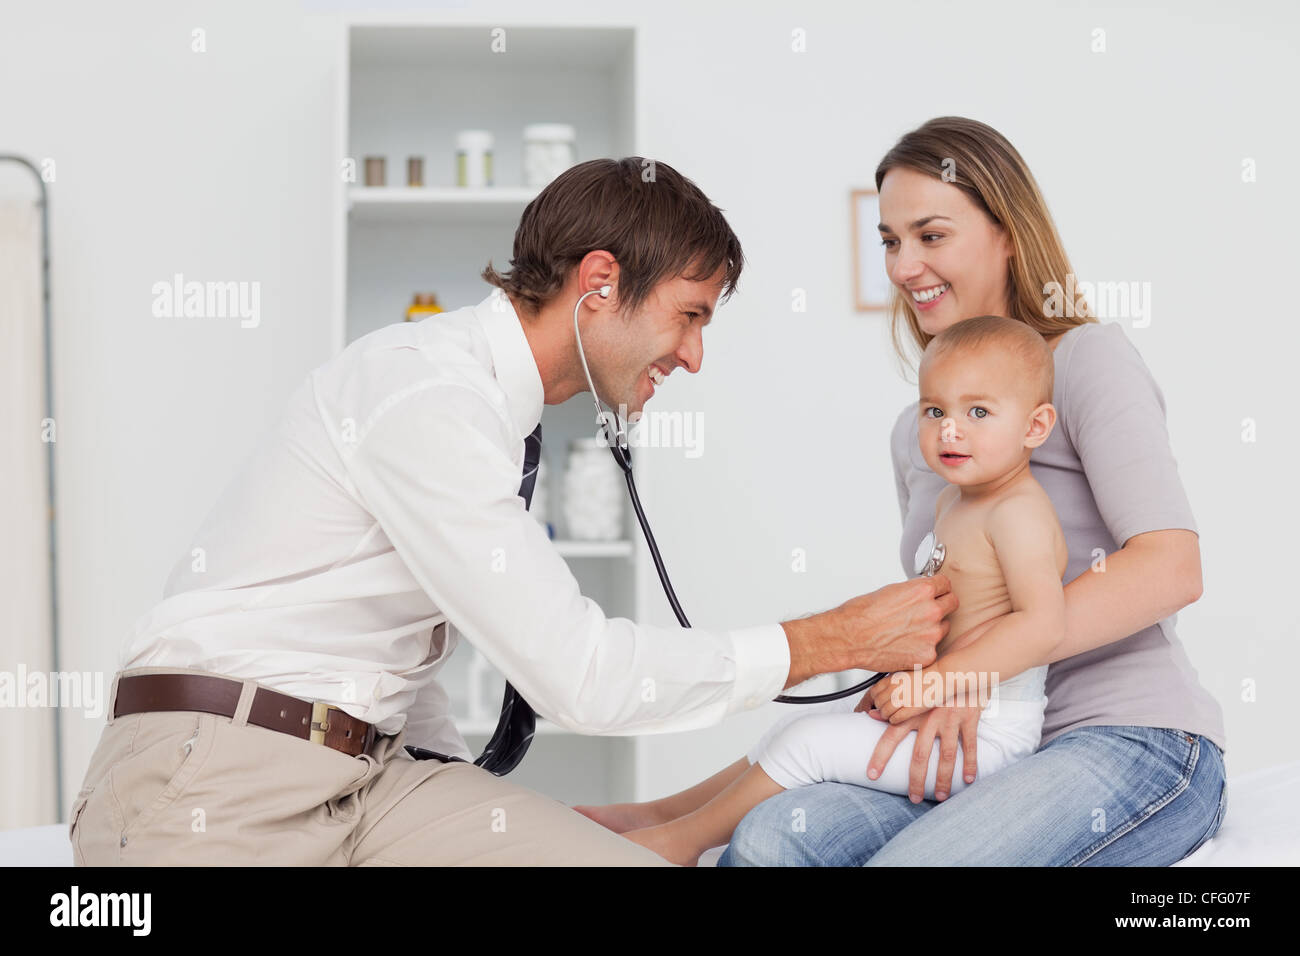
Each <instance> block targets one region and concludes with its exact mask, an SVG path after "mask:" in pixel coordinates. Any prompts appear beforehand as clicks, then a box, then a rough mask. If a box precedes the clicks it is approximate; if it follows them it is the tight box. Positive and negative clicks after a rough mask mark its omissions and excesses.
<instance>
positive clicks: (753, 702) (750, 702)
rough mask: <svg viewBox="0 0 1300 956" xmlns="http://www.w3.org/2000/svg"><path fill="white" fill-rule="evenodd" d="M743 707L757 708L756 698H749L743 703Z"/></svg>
mask: <svg viewBox="0 0 1300 956" xmlns="http://www.w3.org/2000/svg"><path fill="white" fill-rule="evenodd" d="M745 706H746V707H749V708H754V707H757V706H758V698H757V697H750V698H748V699H747V700H746V701H745Z"/></svg>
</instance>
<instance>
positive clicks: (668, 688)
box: [119, 292, 790, 759]
mask: <svg viewBox="0 0 1300 956" xmlns="http://www.w3.org/2000/svg"><path fill="white" fill-rule="evenodd" d="M542 408H543V387H542V380H541V376H540V374H539V372H538V369H537V365H536V362H535V361H534V359H533V355H532V351H531V349H530V348H529V346H528V341H527V339H526V338H525V336H524V333H523V329H522V328H521V326H520V324H519V319H518V317H517V316H516V314H515V312H514V310H513V308H512V306H511V304H510V300H509V299H508V298H506V297H505V296H504V295H501V294H499V293H496V292H494V293H493V294H492V295H490V296H488V297H487V298H486V299H484V300H483V301H482V302H480V303H479V304H478V305H476V306H472V307H467V308H463V309H458V310H456V311H454V312H447V313H442V314H440V315H435V316H431V317H429V318H427V319H425V320H423V321H421V322H415V323H397V324H394V325H390V326H387V327H385V328H382V329H379V330H377V331H375V332H372V333H370V334H369V335H366V336H364V337H362V338H360V339H357V340H356V341H355V342H353V343H352V344H351V345H349V346H348V347H347V348H346V349H345V350H344V351H343V352H341V353H340V354H339V355H338V356H336V357H335V358H334V359H332V360H331V361H329V362H327V363H326V364H324V365H322V366H321V367H319V368H317V369H316V370H315V371H313V372H312V373H311V374H310V375H309V376H308V377H307V379H306V380H305V381H304V382H303V383H302V385H301V386H299V388H298V389H297V390H296V391H295V392H294V393H293V395H292V396H291V398H290V399H289V403H288V407H287V408H286V410H285V413H284V415H283V417H282V419H281V420H280V422H279V424H278V425H277V427H275V428H274V429H273V430H272V431H271V432H270V433H269V434H268V435H267V436H266V437H265V438H264V439H263V440H262V442H261V444H260V446H259V447H258V448H257V449H256V451H255V452H254V453H253V454H252V455H251V456H250V458H249V459H248V461H247V462H246V463H245V464H244V466H243V467H242V469H241V470H240V471H239V472H238V474H237V475H236V476H235V478H234V479H233V481H232V482H231V484H230V485H229V486H228V487H227V489H226V490H225V492H224V493H223V494H222V496H221V498H220V499H219V500H218V502H217V504H216V505H215V506H214V507H213V509H212V511H211V512H210V513H209V514H208V516H207V518H206V519H205V521H204V522H203V525H202V527H201V528H200V529H199V530H198V532H197V533H196V534H195V536H194V538H193V540H192V542H191V545H190V547H189V548H187V549H186V552H185V554H184V555H183V556H182V557H181V559H180V560H179V561H178V562H177V564H176V566H175V568H174V569H173V571H172V573H171V575H170V577H169V578H168V581H167V584H166V587H165V588H164V592H163V600H162V602H161V603H159V604H158V605H157V606H156V607H155V608H154V609H153V610H152V611H150V612H149V613H148V614H146V615H144V616H143V617H142V618H141V619H140V620H139V621H138V622H137V624H136V626H135V630H134V633H133V634H132V636H131V637H130V638H129V640H128V641H127V642H126V644H125V645H124V647H123V648H122V652H121V656H120V661H119V663H120V666H121V667H122V668H123V669H127V668H135V667H189V668H197V669H199V670H203V671H209V672H212V673H216V674H222V675H226V676H229V677H236V678H243V679H253V680H256V681H259V682H261V683H263V684H266V685H268V686H270V687H273V688H275V689H276V690H279V691H281V692H283V693H286V694H291V695H293V696H295V697H300V698H303V699H307V700H319V701H324V702H326V703H329V704H333V705H335V706H337V707H339V708H340V709H341V710H344V711H346V712H347V713H349V714H351V715H353V716H354V717H358V718H360V719H362V720H366V721H369V722H371V723H373V724H375V725H376V727H377V729H378V730H379V732H380V733H384V734H395V733H397V732H398V731H399V730H401V729H402V728H403V727H404V726H405V728H406V731H407V733H406V738H405V742H406V743H409V744H414V745H417V746H422V747H428V748H430V749H433V750H436V751H439V752H442V753H447V754H452V755H456V756H461V757H465V758H467V759H468V758H472V754H471V753H470V752H469V750H468V748H467V747H466V745H465V741H464V739H463V738H462V736H461V734H460V732H459V731H458V730H457V729H456V726H455V723H454V720H453V717H452V714H451V708H450V704H449V700H448V696H447V693H446V691H445V690H444V689H443V687H442V686H441V685H440V683H439V682H438V679H437V675H438V671H439V670H440V669H441V668H442V666H443V665H444V664H445V663H446V661H447V659H448V658H449V657H450V656H451V654H452V651H453V650H454V649H455V647H456V645H457V642H458V636H459V635H463V636H464V637H465V638H466V639H467V640H468V641H469V642H470V643H472V644H473V645H474V646H475V647H476V648H477V649H478V650H479V651H480V652H481V653H482V654H483V655H484V657H486V658H487V659H488V660H489V661H490V662H491V663H492V664H493V665H494V666H495V667H496V668H497V670H499V671H500V672H501V673H502V674H504V675H505V676H506V678H507V679H508V680H509V681H510V682H511V683H512V684H513V685H514V687H515V689H516V690H518V691H519V693H520V694H522V695H523V697H524V699H525V700H527V701H528V702H529V703H530V704H531V705H532V706H533V708H534V709H535V710H536V711H537V712H538V713H539V714H540V715H542V716H543V717H545V718H546V719H548V720H551V721H554V722H555V723H557V724H560V725H562V726H564V727H566V728H568V729H570V730H573V731H575V732H579V733H585V734H611V735H625V734H648V733H661V732H669V731H681V730H691V729H695V728H699V727H706V726H710V725H713V724H716V723H718V722H719V721H721V720H722V719H723V718H724V717H726V716H727V715H729V714H733V713H736V712H738V711H742V710H749V709H753V708H755V707H758V706H761V705H762V704H763V703H765V702H767V701H769V700H771V699H772V698H773V697H774V696H776V695H777V694H779V693H781V690H782V688H783V686H784V685H785V681H786V679H787V676H788V672H789V668H790V651H789V644H788V642H787V639H786V636H785V631H784V629H783V628H782V627H781V626H780V625H779V624H768V625H761V626H756V627H747V628H743V629H739V630H730V631H722V630H706V629H701V628H691V629H686V628H679V627H670V628H659V627H645V626H640V625H638V624H635V623H634V622H632V621H630V620H627V619H626V618H607V617H606V616H605V614H604V613H603V612H602V610H601V609H600V608H599V607H598V606H597V605H596V604H594V603H593V602H592V601H590V600H588V599H587V598H585V597H583V596H582V595H581V593H580V592H579V589H578V583H577V581H576V580H575V578H574V577H573V574H572V572H571V571H570V569H569V567H568V565H567V564H566V563H565V561H564V559H563V558H562V557H561V556H560V555H559V553H558V552H557V551H556V550H555V548H554V546H553V544H552V543H551V541H550V540H549V539H548V538H547V536H546V532H545V530H544V529H543V527H542V526H541V525H540V524H539V523H538V522H537V521H536V520H535V519H533V518H532V517H531V516H530V515H529V514H528V513H527V511H526V510H525V508H524V502H523V500H522V499H521V498H520V497H519V484H520V478H521V473H522V469H523V456H524V437H525V436H527V435H528V434H530V433H531V432H532V431H533V429H534V428H535V427H536V425H537V423H538V422H539V421H540V420H541V417H542ZM444 623H446V624H448V625H449V626H447V627H440V626H439V625H442V624H444Z"/></svg>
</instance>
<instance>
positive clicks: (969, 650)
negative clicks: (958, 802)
mask: <svg viewBox="0 0 1300 956" xmlns="http://www.w3.org/2000/svg"><path fill="white" fill-rule="evenodd" d="M988 533H989V538H990V540H991V541H992V542H993V547H994V549H995V551H996V552H997V557H998V563H999V564H1000V565H1001V567H1002V574H1003V577H1004V578H1005V580H1006V583H1007V592H1008V595H1009V597H1010V599H1011V608H1012V610H1011V612H1010V613H1009V614H1004V615H1003V616H1002V617H999V618H996V619H994V620H993V621H990V622H986V624H985V625H982V626H981V627H980V628H974V629H972V631H971V633H970V634H964V635H962V637H961V639H960V640H959V641H957V642H956V643H957V644H958V645H960V646H954V647H951V648H949V649H948V650H946V651H945V652H944V654H943V656H942V657H940V658H939V659H938V660H936V661H935V662H934V663H933V664H931V665H929V666H928V667H925V668H922V670H921V677H920V678H919V679H916V678H915V677H913V678H911V679H910V680H909V681H908V683H907V684H904V687H905V688H908V690H907V691H906V692H905V693H904V694H902V695H900V701H899V702H900V703H901V704H903V705H904V708H902V709H899V708H895V707H884V708H882V713H883V714H884V716H886V717H888V718H889V719H890V721H891V722H894V723H897V722H900V721H902V720H906V719H907V718H908V717H909V716H912V715H913V714H915V713H916V711H915V710H914V709H913V707H914V706H915V705H916V704H917V703H919V702H920V701H919V700H918V696H917V695H919V694H920V693H921V692H922V691H924V690H925V689H926V688H927V687H929V686H938V685H937V681H936V680H935V679H934V678H930V679H929V681H927V680H926V678H927V677H928V675H930V674H932V673H933V674H936V675H938V677H939V678H941V679H942V680H943V683H942V685H941V686H943V687H944V688H945V689H956V688H960V687H961V686H963V685H962V682H961V681H960V680H956V681H954V680H950V679H948V678H947V677H946V676H945V675H949V674H951V675H960V674H970V673H972V672H974V673H975V674H976V675H977V680H978V675H979V674H980V673H986V674H989V675H992V674H994V673H996V674H997V675H998V680H999V681H1004V680H1010V679H1011V678H1012V677H1015V676H1016V675H1017V674H1020V673H1023V672H1024V671H1026V670H1028V669H1029V668H1031V667H1034V666H1036V665H1037V664H1038V662H1039V661H1041V660H1043V659H1045V657H1046V656H1047V654H1048V652H1049V651H1050V650H1051V649H1052V648H1053V647H1055V646H1056V645H1057V644H1059V643H1060V642H1061V640H1062V639H1063V638H1064V637H1065V589H1064V588H1063V587H1062V586H1061V576H1062V575H1063V574H1064V573H1065V568H1063V567H1062V566H1061V562H1060V559H1059V558H1058V547H1057V546H1058V544H1059V543H1061V542H1062V541H1063V539H1064V535H1063V533H1062V531H1061V525H1060V521H1059V520H1058V519H1057V517H1056V512H1055V510H1053V509H1052V506H1051V502H1050V501H1049V500H1047V499H1046V498H1033V497H1029V496H1016V497H1013V498H1009V499H1007V500H1006V501H1003V502H999V503H998V504H997V505H996V506H995V507H994V508H993V509H992V511H991V513H990V514H989V523H988ZM976 632H980V633H976ZM972 635H973V636H972ZM904 673H906V672H904ZM900 676H901V675H900ZM909 685H910V686H909ZM924 703H926V704H928V703H929V701H928V700H925V701H924ZM971 703H974V702H973V701H972V702H971Z"/></svg>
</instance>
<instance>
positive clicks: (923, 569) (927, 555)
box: [915, 531, 947, 577]
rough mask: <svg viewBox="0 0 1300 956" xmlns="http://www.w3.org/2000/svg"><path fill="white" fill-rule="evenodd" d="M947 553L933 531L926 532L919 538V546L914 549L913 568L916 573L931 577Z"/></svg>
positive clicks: (941, 565) (941, 564)
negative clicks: (914, 559)
mask: <svg viewBox="0 0 1300 956" xmlns="http://www.w3.org/2000/svg"><path fill="white" fill-rule="evenodd" d="M946 554H947V549H946V548H944V546H943V545H941V544H940V543H939V539H938V538H937V537H935V534H934V532H933V531H928V532H926V535H925V537H924V538H922V539H921V544H920V546H919V547H918V548H917V549H916V561H915V568H916V573H917V574H918V575H924V576H925V577H932V576H933V575H934V574H936V573H937V572H938V570H939V569H940V568H941V567H943V559H944V557H945V555H946Z"/></svg>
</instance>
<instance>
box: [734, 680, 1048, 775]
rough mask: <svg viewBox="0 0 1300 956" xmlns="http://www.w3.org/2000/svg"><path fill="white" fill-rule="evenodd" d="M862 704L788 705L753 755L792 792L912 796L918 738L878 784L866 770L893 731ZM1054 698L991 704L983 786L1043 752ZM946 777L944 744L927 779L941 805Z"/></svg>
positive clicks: (849, 700) (982, 751)
mask: <svg viewBox="0 0 1300 956" xmlns="http://www.w3.org/2000/svg"><path fill="white" fill-rule="evenodd" d="M861 699H862V696H861V695H860V694H854V695H851V696H849V697H845V698H842V699H840V700H833V701H829V702H827V703H823V704H798V705H794V704H791V705H787V708H788V709H789V710H790V711H791V713H788V714H785V715H783V716H782V717H781V719H780V720H778V721H777V722H776V723H775V724H774V725H773V726H772V727H771V729H769V730H768V732H767V733H766V734H764V735H763V737H762V738H761V739H760V740H759V741H758V743H757V744H755V745H754V746H753V747H752V748H751V749H750V751H749V752H748V753H747V754H746V756H747V757H748V758H749V762H750V763H751V764H752V763H755V762H757V763H758V764H759V765H760V766H761V767H762V768H763V770H764V771H765V772H766V773H767V775H768V776H769V777H771V778H772V779H773V780H774V781H776V782H777V783H778V784H780V785H781V786H782V787H784V788H785V789H787V790H789V789H791V788H793V787H806V786H810V785H811V784H814V783H823V782H837V783H852V784H856V785H858V786H860V787H871V788H872V789H873V790H884V791H886V792H888V793H897V794H902V795H903V796H906V795H907V787H908V771H909V770H910V768H911V767H910V765H911V761H912V750H913V747H914V746H915V744H916V731H911V732H910V733H908V735H907V736H906V737H904V738H903V739H902V740H901V741H899V743H898V747H897V749H896V750H895V751H894V753H893V756H891V757H890V758H889V763H887V764H886V765H885V769H884V771H883V772H882V773H881V775H880V776H879V777H877V778H876V779H875V780H871V779H869V778H868V777H867V764H868V762H870V760H871V754H872V753H873V752H874V751H875V749H876V744H877V743H879V742H880V738H881V736H882V735H883V734H884V732H885V730H886V728H888V727H889V724H887V723H885V722H884V721H880V720H876V719H875V718H874V717H871V716H869V715H867V714H865V713H854V712H853V708H854V707H856V706H857V703H858V701H860V700H861ZM1046 708H1047V698H1046V697H1042V698H1040V699H1038V700H1015V699H1004V698H999V699H998V700H997V701H996V702H992V701H990V703H989V705H988V706H987V707H986V708H985V712H984V715H983V716H982V717H981V718H980V722H979V729H978V731H977V733H976V748H975V760H976V764H977V769H976V777H975V779H976V780H979V779H981V778H983V777H987V776H988V775H989V774H991V773H996V772H997V771H998V770H1001V769H1002V768H1003V767H1006V766H1008V765H1010V764H1012V763H1014V762H1015V761H1017V760H1020V759H1022V758H1024V757H1027V756H1029V755H1030V754H1032V753H1033V752H1034V751H1035V750H1036V749H1037V748H1038V739H1039V737H1040V735H1041V733H1042V727H1043V712H1044V711H1045V710H1046ZM964 756H965V755H964V754H963V752H962V745H961V743H958V744H957V762H956V764H955V765H954V767H953V774H952V786H951V787H950V788H949V790H948V793H949V794H950V795H951V794H956V793H958V792H960V791H961V790H963V789H965V787H966V785H967V784H966V780H965V776H964V771H963V766H964V764H963V760H964ZM938 770H939V739H938V738H937V737H936V738H935V741H934V746H933V749H932V751H931V753H930V766H929V769H928V770H927V771H926V777H925V799H927V800H933V799H934V780H935V776H936V774H937V773H938Z"/></svg>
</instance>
